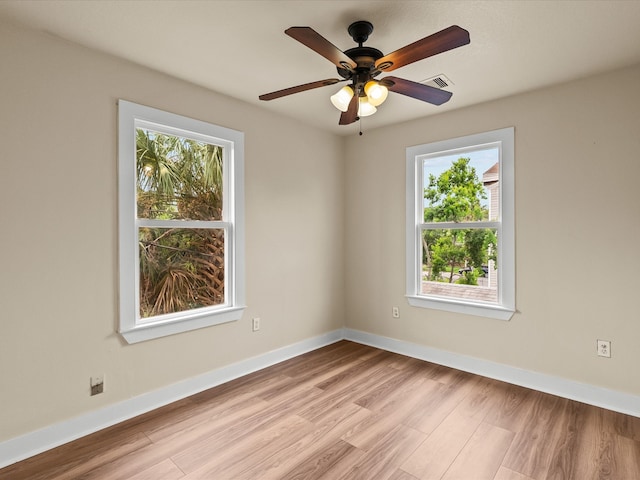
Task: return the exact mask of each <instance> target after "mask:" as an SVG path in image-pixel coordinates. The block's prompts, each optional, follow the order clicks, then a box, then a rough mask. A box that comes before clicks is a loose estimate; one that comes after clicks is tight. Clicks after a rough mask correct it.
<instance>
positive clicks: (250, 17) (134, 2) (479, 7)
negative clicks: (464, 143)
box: [0, 0, 640, 134]
mask: <svg viewBox="0 0 640 480" xmlns="http://www.w3.org/2000/svg"><path fill="white" fill-rule="evenodd" d="M0 17H4V18H5V19H6V20H9V21H10V22H16V23H19V24H23V25H26V26H28V27H32V28H35V29H38V30H44V31H46V32H49V33H51V34H53V35H56V36H59V37H62V38H65V39H67V40H70V41H72V42H77V43H79V44H82V45H85V46H87V47H90V48H94V49H97V50H101V51H104V52H108V53H110V54H113V55H115V56H118V57H122V58H125V59H128V60H131V61H133V62H136V63H139V64H141V65H145V66H148V67H151V68H153V69H156V70H159V71H161V72H165V73H168V74H170V75H173V76H175V77H179V78H182V79H185V80H188V81H190V82H193V83H195V84H198V85H201V86H204V87H207V88H210V89H211V90H215V91H217V92H220V93H223V94H226V95H229V96H231V97H235V98H238V99H240V100H243V101H246V102H249V103H253V104H256V105H260V106H261V107H263V108H267V109H270V110H272V111H274V112H279V113H282V114H285V115H288V116H291V117H293V118H296V119H298V120H300V121H304V122H307V123H309V124H311V125H314V126H316V127H318V128H322V129H325V130H329V131H333V132H335V133H339V134H350V133H354V132H355V131H356V130H357V128H358V127H357V124H354V125H351V126H346V127H345V126H338V118H339V112H338V111H337V110H335V109H334V107H333V106H332V105H331V104H330V103H329V96H330V95H332V94H333V93H334V92H335V91H337V90H338V87H339V86H335V85H334V86H330V87H323V88H319V89H316V90H312V91H307V92H302V93H298V94H295V95H291V96H288V97H284V98H280V99H277V100H272V101H270V102H262V101H259V100H258V95H260V94H262V93H267V92H271V91H274V90H280V89H283V88H287V87H291V86H294V85H299V84H303V83H307V82H312V81H316V80H322V79H325V78H339V77H338V75H337V72H336V70H335V67H334V66H333V65H332V64H331V63H330V62H329V61H327V60H326V59H324V58H323V57H321V56H320V55H318V54H316V53H315V52H313V51H312V50H310V49H308V48H307V47H305V46H304V45H302V44H300V43H298V42H296V41H295V40H293V39H292V38H289V37H288V36H286V35H285V34H284V33H283V32H284V30H285V29H286V28H288V27H290V26H310V27H312V28H313V29H314V30H316V31H317V32H318V33H320V34H321V35H322V36H324V37H325V38H327V39H328V40H329V41H330V42H332V43H333V44H334V45H336V46H337V47H339V48H340V49H342V50H346V49H347V48H351V47H354V46H356V44H355V43H353V40H352V39H351V37H349V35H348V33H347V26H348V25H349V24H350V23H351V22H353V21H356V20H368V21H370V22H371V23H373V25H374V32H373V34H372V35H371V36H370V37H369V40H368V41H367V42H366V43H365V45H367V46H371V47H375V48H378V49H379V50H381V51H382V52H383V53H385V54H386V53H390V52H392V51H394V50H397V49H398V48H400V47H402V46H404V45H406V44H409V43H412V42H414V41H416V40H418V39H420V38H423V37H426V36H428V35H430V34H432V33H435V32H437V31H439V30H442V29H443V28H446V27H448V26H450V25H459V26H461V27H463V28H465V29H466V30H468V31H469V33H470V36H471V43H470V44H469V45H466V46H463V47H460V48H457V49H455V50H451V51H449V52H445V53H442V54H440V55H437V56H435V57H431V58H428V59H425V60H422V61H420V62H416V63H414V64H412V65H408V66H405V67H402V68H401V69H398V70H395V71H394V72H393V75H396V76H399V77H403V78H406V79H409V80H414V81H422V80H424V79H427V78H430V77H432V76H434V75H437V74H445V75H446V76H447V77H449V78H450V79H451V80H452V82H453V83H454V85H453V86H452V87H451V89H450V90H451V91H452V92H453V97H452V99H451V100H450V101H449V102H448V103H446V104H444V105H442V106H440V107H436V106H433V105H430V104H427V103H424V102H420V101H418V100H414V99H411V98H408V97H404V96H402V95H396V94H390V97H389V99H388V100H387V101H386V103H385V104H384V105H382V106H381V107H380V109H379V110H378V113H376V114H375V115H373V116H372V117H367V118H365V119H363V120H362V126H363V128H366V129H370V128H375V127H380V126H383V125H388V124H391V123H397V122H402V121H406V120H410V119H412V118H416V117H422V116H427V115H432V114H436V113H440V112H443V111H446V110H449V109H454V108H459V107H463V106H466V105H471V104H475V103H479V102H484V101H487V100H492V99H495V98H499V97H504V96H507V95H512V94H515V93H519V92H524V91H528V90H533V89H536V88H539V87H543V86H546V85H550V84H554V83H559V82H564V81H568V80H572V79H576V78H580V77H584V76H588V75H591V74H594V73H598V72H604V71H607V70H611V69H615V68H619V67H623V66H627V65H632V64H636V63H640V0H601V1H589V0H582V1H579V0H575V1H569V0H565V1H561V0H556V1H551V0H548V1H546V0H536V1H526V0H491V1H489V0H446V1H428V0H423V1H401V0H389V1H366V0H362V1H358V0H340V1H321V0H297V1H282V0H255V1H254V0H233V1H219V0H210V1H204V0H203V1H190V0H182V1H179V0H165V1H139V0H130V1H121V0H118V1H112V0H91V1H82V0H70V1H69V0H49V1H14V0H4V1H0ZM383 76H384V74H383V75H382V76H381V77H380V78H382V77H383ZM639 88H640V86H639ZM602 94H603V95H605V94H606V92H602Z"/></svg>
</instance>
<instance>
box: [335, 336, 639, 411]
mask: <svg viewBox="0 0 640 480" xmlns="http://www.w3.org/2000/svg"><path fill="white" fill-rule="evenodd" d="M344 335H345V336H344V338H345V340H351V341H353V342H357V343H362V344H364V345H370V346H372V347H377V348H381V349H383V350H387V351H389V352H394V353H400V354H402V355H406V356H408V357H413V358H418V359H420V360H426V361H428V362H432V363H437V364H439V365H444V366H446V367H451V368H455V369H457V370H463V371H465V372H469V373H474V374H476V375H482V376H483V377H488V378H493V379H495V380H501V381H503V382H507V383H511V384H514V385H520V386H522V387H527V388H531V389H533V390H539V391H541V392H545V393H550V394H552V395H557V396H559V397H563V398H568V399H571V400H576V401H578V402H582V403H587V404H589V405H594V406H596V407H602V408H606V409H607V410H613V411H615V412H620V413H625V414H627V415H633V416H634V417H640V397H638V396H635V395H631V394H629V393H624V392H618V391H615V390H609V389H606V388H602V387H596V386H593V385H588V384H585V383H580V382H574V381H572V380H567V379H565V378H559V377H554V376H552V375H546V374H543V373H538V372H532V371H529V370H523V369H521V368H516V367H511V366H509V365H504V364H501V363H495V362H490V361H488V360H482V359H478V358H474V357H468V356H466V355H460V354H458V353H452V352H447V351H444V350H438V349H435V348H430V347H425V346H422V345H417V344H415V343H410V342H404V341H401V340H396V339H393V338H389V337H383V336H380V335H374V334H371V333H366V332H361V331H359V330H351V329H345V331H344Z"/></svg>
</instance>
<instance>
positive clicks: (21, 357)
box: [0, 25, 344, 441]
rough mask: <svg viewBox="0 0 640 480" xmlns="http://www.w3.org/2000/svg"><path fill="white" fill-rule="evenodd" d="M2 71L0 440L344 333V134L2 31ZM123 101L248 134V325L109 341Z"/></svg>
mask: <svg viewBox="0 0 640 480" xmlns="http://www.w3.org/2000/svg"><path fill="white" fill-rule="evenodd" d="M0 65H1V67H0V132H1V138H2V142H1V145H2V146H1V147H0V148H1V151H0V214H1V215H0V216H1V222H0V225H1V226H0V228H1V234H0V252H2V260H1V261H0V317H1V320H0V323H1V332H0V405H1V408H0V441H2V440H6V439H9V438H12V437H15V436H17V435H19V434H23V433H27V432H29V431H32V430H34V429H37V428H41V427H45V426H48V425H51V424H53V423H56V422H59V421H63V420H65V419H68V418H70V417H73V416H76V415H79V414H82V413H85V412H88V411H92V410H95V409H97V408H100V407H102V406H105V405H108V404H113V403H115V402H118V401H121V400H126V399H128V398H131V397H134V396H136V395H139V394H141V393H144V392H149V391H153V390H155V389H158V388H161V387H164V386H167V385H170V384H172V383H175V382H178V381H180V380H182V379H186V378H190V377H193V376H196V375H199V374H202V373H204V372H209V371H211V370H214V369H216V368H218V367H220V366H224V365H227V364H230V363H233V362H237V361H239V360H243V359H246V358H249V357H252V356H255V355H259V354H261V353H264V352H268V351H271V350H273V349H275V348H278V347H282V346H286V345H290V344H292V343H295V342H298V341H301V340H304V339H308V338H311V337H314V336H317V335H320V334H323V333H326V332H330V331H333V330H335V329H337V328H340V327H341V326H342V325H343V324H344V317H343V310H344V304H343V298H344V297H343V293H342V292H343V287H344V285H343V273H342V272H343V270H342V264H343V258H342V254H343V232H344V229H343V217H344V214H343V204H344V201H343V190H344V188H343V172H342V149H343V141H342V140H340V139H339V138H336V137H335V136H333V135H330V134H326V133H321V132H318V131H317V130H315V129H312V128H310V127H304V126H302V125H300V124H299V123H298V122H295V121H292V120H288V119H285V118H282V117H276V116H273V115H270V114H268V113H266V112H264V111H263V110H261V109H259V108H255V107H253V106H250V105H248V104H245V103H242V102H240V101H237V100H233V99H230V98H227V97H224V96H220V95H216V94H214V93H212V92H210V91H207V90H205V89H202V88H199V87H196V86H193V85H190V84H187V83H184V82H182V81H178V80H176V79H173V78H170V77H167V76H164V75H161V74H158V73H157V72H153V71H150V70H146V69H144V68H140V67H137V66H134V65H131V64H128V63H126V62H122V61H119V60H116V59H113V58H111V57H108V56H104V55H101V54H98V53H95V52H92V51H90V50H87V49H84V48H80V47H77V46H74V45H72V44H69V43H66V42H63V41H60V40H58V39H56V38H53V37H50V36H47V35H44V34H40V33H29V32H27V31H23V30H20V29H15V28H12V27H10V26H8V25H1V27H0ZM215 74H216V72H212V75H215ZM118 98H124V99H127V100H131V101H134V102H138V103H142V104H146V105H150V106H153V107H156V108H160V109H164V110H168V111H171V112H174V113H178V114H182V115H187V116H190V117H194V118H197V119H201V120H205V121H209V122H213V123H216V124H219V125H223V126H225V127H230V128H234V129H237V130H241V131H243V132H244V133H245V151H246V161H245V170H246V176H245V180H246V182H245V183H246V196H245V200H246V276H247V303H248V306H249V308H247V310H246V312H245V314H244V316H243V319H242V320H241V321H238V322H234V323H230V324H225V325H220V326H216V327H212V328H206V329H202V330H198V331H194V332H190V333H186V334H181V335H175V336H171V337H167V338H163V339H160V340H155V341H149V342H145V343H141V344H136V345H126V344H124V342H123V341H122V340H121V338H120V337H119V336H118V335H117V334H116V333H115V325H116V314H117V310H116V306H117V301H116V300H117V297H116V295H117V269H116V266H117V228H116V225H117V216H116V212H117V210H116V207H117V190H116V113H117V109H116V101H117V99H118ZM253 316H259V317H261V319H262V322H261V330H260V332H258V333H251V328H250V319H251V317H253ZM99 373H105V375H106V391H105V393H104V394H102V395H99V396H96V397H90V396H89V377H90V376H91V375H95V374H99Z"/></svg>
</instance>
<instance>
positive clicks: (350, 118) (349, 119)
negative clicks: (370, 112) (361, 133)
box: [338, 92, 360, 125]
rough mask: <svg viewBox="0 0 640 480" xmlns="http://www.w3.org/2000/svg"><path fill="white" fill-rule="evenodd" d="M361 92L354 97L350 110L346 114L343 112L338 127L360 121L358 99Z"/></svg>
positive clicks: (350, 103)
mask: <svg viewBox="0 0 640 480" xmlns="http://www.w3.org/2000/svg"><path fill="white" fill-rule="evenodd" d="M359 96H360V95H359V92H356V94H354V95H353V97H352V98H351V101H350V102H349V108H347V111H346V112H342V115H340V121H339V122H338V125H350V124H352V123H353V122H355V121H356V120H357V119H358V98H359Z"/></svg>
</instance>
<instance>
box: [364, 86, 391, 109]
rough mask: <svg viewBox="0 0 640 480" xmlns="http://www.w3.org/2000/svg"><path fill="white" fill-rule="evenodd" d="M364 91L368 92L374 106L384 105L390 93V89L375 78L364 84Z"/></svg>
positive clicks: (370, 101)
mask: <svg viewBox="0 0 640 480" xmlns="http://www.w3.org/2000/svg"><path fill="white" fill-rule="evenodd" d="M364 93H366V94H367V98H368V99H369V103H370V104H371V105H373V106H374V107H378V106H380V105H382V103H383V102H384V101H385V100H386V99H387V96H388V95H389V90H388V89H387V87H385V86H384V85H381V84H380V83H379V82H376V81H375V80H370V81H368V82H367V83H366V85H365V86H364Z"/></svg>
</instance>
